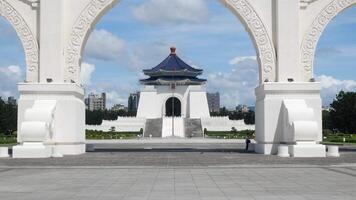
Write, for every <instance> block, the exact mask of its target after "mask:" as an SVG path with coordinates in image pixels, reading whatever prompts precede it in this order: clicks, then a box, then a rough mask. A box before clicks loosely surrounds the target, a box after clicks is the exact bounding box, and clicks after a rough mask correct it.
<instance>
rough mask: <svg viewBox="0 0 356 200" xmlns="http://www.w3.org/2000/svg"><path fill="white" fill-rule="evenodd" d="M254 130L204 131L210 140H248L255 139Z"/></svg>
mask: <svg viewBox="0 0 356 200" xmlns="http://www.w3.org/2000/svg"><path fill="white" fill-rule="evenodd" d="M254 133H255V131H253V130H243V131H235V130H232V131H208V130H204V134H205V135H206V136H207V137H209V138H217V139H246V138H253V137H254V136H253V134H254Z"/></svg>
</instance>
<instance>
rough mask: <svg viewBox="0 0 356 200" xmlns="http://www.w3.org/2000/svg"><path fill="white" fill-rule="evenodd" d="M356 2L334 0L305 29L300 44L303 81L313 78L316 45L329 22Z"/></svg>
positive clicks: (353, 0) (352, 0) (355, 0)
mask: <svg viewBox="0 0 356 200" xmlns="http://www.w3.org/2000/svg"><path fill="white" fill-rule="evenodd" d="M354 4H356V0H334V1H332V2H331V3H329V4H328V5H327V6H326V7H324V8H323V9H322V10H321V12H320V13H319V14H318V15H317V17H316V18H315V20H314V22H313V23H312V25H311V26H310V27H309V29H308V30H307V32H306V34H305V36H304V39H303V41H302V46H301V52H302V55H301V58H302V60H301V63H302V68H303V76H304V80H305V81H309V80H310V79H311V78H313V65H314V58H315V51H316V46H317V44H318V41H319V38H320V36H321V34H322V32H323V31H324V29H325V28H326V26H327V25H328V24H329V22H330V21H331V20H332V19H333V18H334V17H335V16H336V15H338V14H339V13H340V12H342V11H343V10H344V9H346V8H348V7H350V6H352V5H354Z"/></svg>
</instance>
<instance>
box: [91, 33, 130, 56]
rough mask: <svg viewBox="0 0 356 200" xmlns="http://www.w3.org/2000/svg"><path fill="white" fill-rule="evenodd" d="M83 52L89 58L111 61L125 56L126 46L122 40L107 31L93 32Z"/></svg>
mask: <svg viewBox="0 0 356 200" xmlns="http://www.w3.org/2000/svg"><path fill="white" fill-rule="evenodd" d="M85 52H86V55H87V56H89V58H93V59H97V60H104V61H112V60H117V59H120V58H121V57H122V56H124V55H125V53H126V44H125V41H124V40H122V39H121V38H119V37H117V36H115V35H114V34H112V33H111V32H109V31H107V30H104V29H100V30H94V31H93V33H92V34H91V35H90V37H89V40H88V43H87V46H86V48H85Z"/></svg>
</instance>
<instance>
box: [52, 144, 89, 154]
mask: <svg viewBox="0 0 356 200" xmlns="http://www.w3.org/2000/svg"><path fill="white" fill-rule="evenodd" d="M55 148H56V151H57V152H58V153H60V154H62V155H80V154H84V153H85V144H84V143H78V144H56V145H55Z"/></svg>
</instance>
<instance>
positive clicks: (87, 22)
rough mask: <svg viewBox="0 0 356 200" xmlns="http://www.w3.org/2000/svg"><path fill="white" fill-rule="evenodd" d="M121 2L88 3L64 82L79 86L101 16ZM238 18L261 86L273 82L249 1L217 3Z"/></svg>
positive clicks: (268, 50)
mask: <svg viewBox="0 0 356 200" xmlns="http://www.w3.org/2000/svg"><path fill="white" fill-rule="evenodd" d="M119 1H120V0H91V1H90V2H89V4H88V5H87V6H86V7H85V8H84V10H83V11H82V12H81V14H80V16H79V17H78V18H77V20H76V22H75V24H74V26H73V27H72V31H71V34H70V39H69V44H68V46H67V48H66V49H65V59H66V69H65V70H66V71H65V78H64V79H65V82H77V83H79V82H80V78H79V77H80V64H81V57H82V54H83V49H84V47H85V43H86V42H87V40H88V37H89V35H90V32H91V31H92V29H93V27H94V26H95V25H96V23H97V22H98V21H99V19H100V18H101V16H102V15H104V14H105V13H106V12H107V11H108V10H110V9H111V8H112V7H113V5H115V4H116V3H118V2H119ZM220 1H222V2H223V3H224V4H225V5H226V6H227V7H229V8H230V10H232V12H233V13H234V14H235V15H237V16H238V18H239V19H240V20H241V21H242V24H243V25H244V26H245V28H246V30H247V31H248V33H249V35H250V36H251V38H252V40H253V42H254V45H255V48H256V51H257V57H258V62H259V64H260V83H262V82H264V81H265V80H268V81H276V56H275V50H274V45H273V42H272V39H271V37H270V36H269V34H268V31H267V29H266V27H265V25H264V23H263V21H262V20H261V18H260V17H259V15H258V14H257V12H256V11H255V10H254V8H253V7H252V6H251V5H250V3H249V2H248V0H220Z"/></svg>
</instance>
